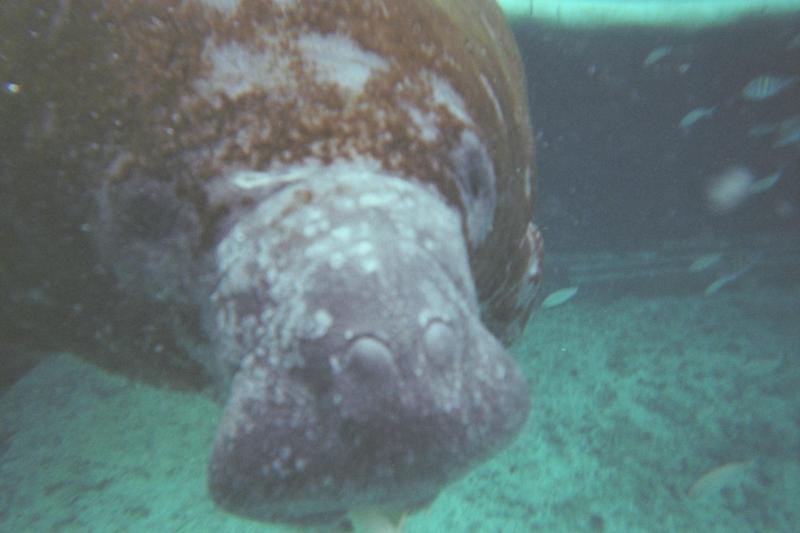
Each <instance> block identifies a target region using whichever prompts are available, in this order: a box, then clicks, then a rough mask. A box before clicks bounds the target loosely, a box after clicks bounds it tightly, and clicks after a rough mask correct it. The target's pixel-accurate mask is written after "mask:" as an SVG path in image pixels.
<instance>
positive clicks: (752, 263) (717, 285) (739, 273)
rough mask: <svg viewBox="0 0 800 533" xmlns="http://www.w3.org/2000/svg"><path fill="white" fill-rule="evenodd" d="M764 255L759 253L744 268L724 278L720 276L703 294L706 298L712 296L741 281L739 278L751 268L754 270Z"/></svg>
mask: <svg viewBox="0 0 800 533" xmlns="http://www.w3.org/2000/svg"><path fill="white" fill-rule="evenodd" d="M762 255H763V254H760V253H759V254H757V255H756V256H755V257H753V258H752V259H751V260H750V261H749V262H748V263H747V264H745V265H744V266H743V267H742V268H740V269H738V270H734V271H733V272H729V273H727V274H725V275H723V276H720V277H719V278H718V279H717V280H716V281H714V282H713V283H712V284H711V285H709V286H708V287H706V290H705V291H703V292H704V293H705V295H706V296H710V295H712V294H714V293H715V292H717V291H719V290H720V289H721V288H722V287H724V286H725V285H727V284H728V283H733V282H734V281H736V280H737V279H739V277H741V276H742V274H745V273H747V272H748V271H749V270H750V269H751V268H753V267H754V266H755V264H756V263H758V262H759V260H761V256H762Z"/></svg>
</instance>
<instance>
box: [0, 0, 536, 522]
mask: <svg viewBox="0 0 800 533" xmlns="http://www.w3.org/2000/svg"><path fill="white" fill-rule="evenodd" d="M0 36H2V37H0V82H2V84H3V86H2V94H0V128H2V145H0V153H1V154H2V155H1V157H0V165H1V166H0V202H2V206H3V207H2V211H0V213H1V214H0V217H2V219H0V222H1V223H2V224H0V247H1V249H2V250H3V255H2V259H0V292H1V294H0V296H1V298H0V328H2V331H1V334H2V342H3V343H4V345H7V346H14V347H15V353H19V352H20V350H22V351H27V352H31V353H34V352H41V351H43V350H53V349H59V350H64V349H68V350H71V351H73V352H75V353H76V354H79V355H81V356H82V357H85V358H86V359H88V360H90V361H92V362H94V363H96V364H98V365H102V366H103V367H105V368H108V369H111V370H113V371H116V372H120V373H124V374H126V375H128V376H131V377H133V378H136V379H140V380H144V381H147V382H150V383H154V384H158V385H164V386H171V387H182V388H186V389H190V390H196V391H198V392H201V393H205V394H213V395H215V396H216V397H217V398H218V399H219V401H220V402H222V404H223V405H224V411H223V417H222V419H221V420H220V422H219V426H218V433H217V436H216V440H215V443H214V446H213V450H211V451H210V460H209V463H208V472H207V474H208V487H209V493H210V496H211V497H212V498H213V499H214V501H215V502H216V503H217V504H218V505H219V506H221V507H222V508H224V509H226V510H228V511H230V512H233V513H237V514H239V515H242V516H245V517H248V518H251V519H255V520H262V521H276V522H288V523H295V524H326V523H333V522H336V521H337V520H340V519H341V517H342V516H344V515H345V514H346V513H347V512H348V511H349V510H352V509H372V510H376V511H378V512H385V513H395V512H405V511H409V510H413V509H416V508H419V507H422V506H425V505H426V504H428V503H429V502H430V501H432V500H433V499H434V498H435V496H436V494H437V493H438V492H439V491H440V490H441V489H442V488H443V486H445V485H446V484H447V483H449V482H451V481H452V480H454V479H456V478H458V477H459V476H461V475H463V474H464V473H465V472H466V471H467V470H468V469H469V468H470V467H472V466H474V465H475V464H476V463H478V462H480V461H482V460H485V459H486V458H487V457H489V456H490V455H491V454H493V453H495V452H496V451H497V450H499V449H500V448H502V447H503V446H504V445H506V444H507V443H508V442H509V441H510V439H511V438H512V437H513V436H514V435H515V434H516V433H517V432H518V430H519V429H520V427H521V425H522V424H523V422H524V421H525V419H526V416H527V413H528V409H529V394H528V390H527V387H526V384H525V382H524V379H523V377H522V375H521V373H520V370H519V369H518V368H517V366H516V364H515V362H514V361H513V360H512V358H511V357H510V356H509V355H508V353H507V351H506V349H505V348H504V347H503V346H504V344H507V343H509V342H510V341H511V340H512V339H513V338H514V336H515V335H516V334H517V333H518V331H519V330H520V328H521V326H522V325H523V324H524V323H525V320H526V319H527V315H528V312H529V310H530V307H531V303H532V301H533V298H534V295H535V292H536V289H537V287H538V285H539V281H540V275H541V238H540V236H539V233H538V231H537V230H536V228H535V227H534V226H533V225H532V224H531V216H532V205H533V201H534V186H533V166H532V165H533V143H532V136H531V128H530V124H529V118H528V110H527V98H526V93H525V82H524V75H523V71H522V68H521V62H520V58H519V54H518V50H517V48H516V45H515V43H514V40H513V37H512V35H511V33H510V31H509V30H508V28H507V27H506V25H505V23H504V20H503V18H502V15H501V13H500V11H499V10H498V8H497V6H496V5H494V3H493V2H488V1H480V0H469V1H468V0H437V1H434V0H402V1H400V0H396V1H389V0H386V1H367V0H328V1H325V2H312V1H301V0H280V1H279V0H274V1H268V0H162V1H151V0H104V1H100V0H86V1H81V2H73V1H69V0H61V1H53V0H40V1H34V0H5V1H4V2H3V3H2V4H1V5H0Z"/></svg>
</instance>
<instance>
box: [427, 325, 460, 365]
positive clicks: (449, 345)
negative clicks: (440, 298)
mask: <svg viewBox="0 0 800 533" xmlns="http://www.w3.org/2000/svg"><path fill="white" fill-rule="evenodd" d="M422 343H423V346H424V348H425V353H426V354H427V356H428V358H429V360H430V362H431V363H432V364H433V365H435V366H436V367H438V368H444V367H445V366H447V364H448V363H449V362H450V361H452V358H453V356H454V355H455V354H456V353H457V351H458V350H459V349H460V346H459V343H458V338H457V337H456V333H455V331H453V328H452V327H451V326H450V325H448V324H445V323H444V322H442V321H441V320H434V321H432V322H431V323H430V324H428V326H427V327H426V328H425V332H424V333H423V335H422Z"/></svg>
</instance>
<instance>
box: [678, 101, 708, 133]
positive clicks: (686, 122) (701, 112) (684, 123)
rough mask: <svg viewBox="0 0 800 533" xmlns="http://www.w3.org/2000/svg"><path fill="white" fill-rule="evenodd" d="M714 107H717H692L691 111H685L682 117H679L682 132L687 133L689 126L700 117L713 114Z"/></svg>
mask: <svg viewBox="0 0 800 533" xmlns="http://www.w3.org/2000/svg"><path fill="white" fill-rule="evenodd" d="M716 109H717V107H716V106H714V107H696V108H695V109H692V110H691V111H689V112H688V113H686V115H684V117H683V118H682V119H681V121H680V126H681V129H682V130H683V131H684V133H688V132H689V128H691V127H692V126H693V125H694V123H695V122H697V121H698V120H700V119H703V118H706V117H710V116H711V115H713V114H714V111H715V110H716Z"/></svg>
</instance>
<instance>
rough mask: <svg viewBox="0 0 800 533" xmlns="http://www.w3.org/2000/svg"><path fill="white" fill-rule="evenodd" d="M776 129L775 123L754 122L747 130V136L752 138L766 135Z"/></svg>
mask: <svg viewBox="0 0 800 533" xmlns="http://www.w3.org/2000/svg"><path fill="white" fill-rule="evenodd" d="M776 129H778V125H777V124H756V125H755V126H752V127H751V128H750V129H748V130H747V136H748V137H754V138H758V137H766V136H767V135H770V134H772V132H774V131H775V130H776Z"/></svg>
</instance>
